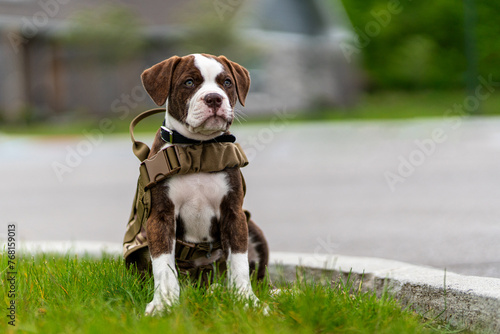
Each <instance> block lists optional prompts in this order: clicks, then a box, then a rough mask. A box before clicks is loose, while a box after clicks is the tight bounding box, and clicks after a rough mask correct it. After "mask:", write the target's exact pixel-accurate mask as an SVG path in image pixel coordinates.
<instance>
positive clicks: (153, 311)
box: [144, 298, 178, 316]
mask: <svg viewBox="0 0 500 334" xmlns="http://www.w3.org/2000/svg"><path fill="white" fill-rule="evenodd" d="M177 302H178V300H177V299H175V298H153V300H152V301H151V303H149V304H148V305H147V306H146V311H145V312H144V315H145V316H157V315H162V314H163V313H165V312H168V311H169V310H170V308H171V307H172V306H174V305H175V304H176V303H177Z"/></svg>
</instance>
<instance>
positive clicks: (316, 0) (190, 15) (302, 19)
mask: <svg viewBox="0 0 500 334" xmlns="http://www.w3.org/2000/svg"><path fill="white" fill-rule="evenodd" d="M499 15H500V3H497V2H494V1H493V2H492V1H486V0H463V1H456V0H442V1H439V2H436V3H433V4H432V6H430V5H429V4H428V3H426V2H418V1H410V0H343V1H340V0H309V1H303V0H254V1H250V0H209V1H197V0H190V1H174V0H164V1H148V2H139V1H132V0H129V1H94V0H80V1H74V0H40V1H30V0H25V1H15V0H3V1H1V0H0V159H1V160H0V161H1V167H0V180H1V183H2V192H1V198H0V203H1V204H0V205H1V212H2V216H3V217H2V220H3V221H5V224H7V223H8V222H16V223H17V224H19V229H20V232H19V233H20V234H19V236H20V237H21V238H22V239H24V240H27V241H29V240H91V241H92V240H93V241H107V242H116V243H120V242H121V238H122V233H123V232H124V229H125V225H126V219H127V218H128V213H129V210H130V204H131V201H132V198H133V192H134V189H135V188H134V187H135V181H136V178H137V166H138V162H137V161H135V158H134V157H133V154H132V152H131V150H130V143H129V141H128V139H127V131H128V125H129V123H130V120H131V119H132V118H133V117H134V116H136V115H137V114H139V113H140V112H142V111H144V110H146V109H147V108H150V107H154V106H155V105H154V104H153V103H152V101H151V100H150V99H149V97H148V96H147V94H145V92H144V90H143V88H142V85H141V83H140V74H141V73H142V71H143V70H144V69H146V68H148V67H150V66H152V65H154V64H156V63H158V62H160V61H162V60H164V59H166V58H168V57H170V56H172V55H185V54H191V53H198V52H204V53H210V54H215V55H220V54H223V55H226V56H227V57H228V58H229V59H231V60H233V61H235V62H238V63H240V64H242V65H243V66H245V67H246V68H247V69H249V71H250V74H251V78H252V86H251V90H250V94H249V97H248V98H247V102H246V106H245V107H244V108H243V107H241V106H239V107H238V108H237V109H238V115H239V118H238V122H237V124H236V125H235V126H234V128H233V130H234V131H233V132H235V133H236V134H237V135H238V139H239V141H240V142H241V143H242V145H243V147H244V148H245V149H246V151H247V154H248V155H249V158H250V159H251V161H252V164H251V165H250V166H249V167H247V168H246V169H245V176H246V178H247V183H248V184H250V185H252V187H253V188H252V187H249V193H248V194H247V199H246V203H247V204H246V205H247V206H248V208H249V209H250V210H251V211H252V212H253V214H254V217H255V218H256V220H257V221H258V222H260V225H261V226H263V229H264V231H267V233H268V235H269V236H268V237H269V239H270V243H271V249H272V250H286V251H302V252H310V253H329V254H335V253H339V254H346V255H357V256H379V257H386V258H392V259H397V260H403V261H410V262H413V263H419V264H426V265H433V266H437V267H443V268H444V267H446V268H449V269H452V270H455V271H458V272H462V273H467V274H475V275H488V276H496V277H500V246H499V245H498V244H499V243H498V242H497V240H498V237H499V233H500V226H499V219H498V217H499V216H498V215H499V214H500V209H499V208H498V207H499V206H498V200H500V192H499V190H498V189H499V187H498V186H496V183H495V182H496V180H498V177H500V175H499V170H500V169H499V168H498V167H499V166H498V163H499V162H500V161H499V153H500V152H499V151H500V130H499V127H498V125H500V121H499V119H498V118H497V117H496V115H497V114H499V113H500V108H498V107H500V94H498V89H499V87H500V57H499V56H500V40H499V39H498V36H500V26H499V25H498V24H497V20H498V16H499ZM159 122H161V117H159V118H157V119H152V120H148V121H147V122H146V124H145V125H142V126H141V128H140V129H139V131H142V132H143V133H144V134H143V136H144V138H145V140H147V139H148V138H152V133H153V132H154V131H155V130H156V129H157V128H158V125H159ZM149 140H150V139H149ZM250 189H251V190H250ZM4 230H5V231H0V236H4V235H5V233H6V230H7V229H6V228H5V229H4ZM285 231H286V232H285Z"/></svg>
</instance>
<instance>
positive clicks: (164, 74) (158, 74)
mask: <svg viewBox="0 0 500 334" xmlns="http://www.w3.org/2000/svg"><path fill="white" fill-rule="evenodd" d="M180 60H181V57H178V56H173V57H170V58H168V59H167V60H164V61H162V62H161V63H158V64H156V65H154V66H153V67H150V68H148V69H147V70H145V71H144V72H142V74H141V80H142V85H143V86H144V88H145V89H146V91H147V92H148V94H149V96H151V98H152V99H153V101H155V103H156V104H157V105H159V106H163V105H164V104H165V102H167V97H168V95H169V93H170V85H171V82H172V74H173V73H174V70H175V67H176V66H177V64H179V62H180Z"/></svg>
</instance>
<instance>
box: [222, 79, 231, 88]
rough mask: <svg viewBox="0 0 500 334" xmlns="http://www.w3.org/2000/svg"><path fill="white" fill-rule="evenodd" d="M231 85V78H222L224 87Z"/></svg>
mask: <svg viewBox="0 0 500 334" xmlns="http://www.w3.org/2000/svg"><path fill="white" fill-rule="evenodd" d="M232 85H233V83H232V82H231V80H229V79H226V80H224V87H226V88H230V87H231V86H232Z"/></svg>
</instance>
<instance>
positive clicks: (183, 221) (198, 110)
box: [141, 54, 268, 314]
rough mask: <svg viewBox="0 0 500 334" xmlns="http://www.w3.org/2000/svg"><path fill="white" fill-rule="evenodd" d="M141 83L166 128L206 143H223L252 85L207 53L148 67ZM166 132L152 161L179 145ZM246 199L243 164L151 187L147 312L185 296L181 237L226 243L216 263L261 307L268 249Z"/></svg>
mask: <svg viewBox="0 0 500 334" xmlns="http://www.w3.org/2000/svg"><path fill="white" fill-rule="evenodd" d="M141 78H142V82H143V85H144V88H145V89H146V91H147V92H148V94H149V95H150V97H151V98H152V99H153V101H154V102H155V103H156V104H157V105H159V106H164V105H166V109H167V112H166V115H165V122H164V129H163V130H164V131H168V133H170V134H172V133H174V134H176V135H177V136H178V137H179V136H180V137H182V138H187V139H188V140H195V141H199V142H204V141H210V140H212V141H214V140H215V141H216V140H217V138H220V137H219V136H224V135H228V134H229V132H228V130H229V128H230V126H231V124H232V123H233V120H234V118H235V113H234V107H235V104H236V103H237V101H238V100H239V101H240V103H241V104H242V105H244V103H245V98H246V96H247V93H248V90H249V88H250V77H249V74H248V71H247V70H246V69H245V68H243V67H242V66H240V65H238V64H236V63H234V62H232V61H230V60H228V59H227V58H226V57H224V56H219V57H215V56H212V55H207V54H193V55H189V56H185V57H177V56H174V57H171V58H169V59H167V60H164V61H162V62H161V63H159V64H156V65H154V66H153V67H151V68H149V69H147V70H145V71H144V72H143V73H142V76H141ZM160 130H161V129H160ZM160 130H158V132H157V134H156V137H155V139H154V142H153V144H152V148H151V152H150V154H149V158H150V157H152V156H154V155H155V154H156V153H157V152H159V151H160V150H162V149H164V148H165V147H167V146H169V145H173V144H172V143H169V142H166V141H165V140H164V139H162V133H161V131H160ZM174 144H175V143H174ZM176 145H189V144H176ZM243 196H244V185H243V179H242V176H241V173H240V170H239V168H238V167H234V168H226V169H224V170H222V171H220V172H212V173H194V174H185V175H174V176H172V177H169V178H167V179H166V180H164V181H162V182H161V183H159V184H158V185H156V186H155V187H153V188H151V201H152V205H151V212H150V215H149V218H148V221H147V239H148V244H149V252H150V256H151V262H152V268H153V277H154V285H155V292H154V297H153V300H152V301H151V302H150V303H149V304H148V305H147V307H146V314H156V313H160V312H162V311H164V310H165V308H168V307H169V306H171V305H173V304H174V303H176V302H177V300H178V298H179V283H178V272H177V270H176V258H175V249H176V242H177V241H176V240H181V241H182V242H186V243H192V244H198V243H210V242H220V244H221V245H222V247H221V249H222V251H219V252H217V253H214V254H215V255H214V254H213V255H212V256H211V257H210V258H211V261H214V260H216V259H214V258H213V257H214V256H215V257H221V258H222V260H225V261H226V262H227V272H228V273H227V276H228V281H229V284H230V286H233V287H235V288H236V289H237V291H238V293H239V294H241V295H242V296H243V297H245V298H248V299H250V300H251V301H252V302H253V303H257V302H258V299H257V297H256V296H255V294H254V293H253V291H252V287H251V284H250V271H251V269H253V268H254V267H255V264H256V263H258V266H259V268H258V272H257V277H258V278H260V279H261V278H263V277H264V275H265V270H266V266H267V262H268V247H267V242H266V240H265V238H264V235H263V233H262V231H261V230H260V229H259V228H258V227H257V225H255V223H254V222H253V221H252V220H250V219H247V217H246V215H245V212H244V210H243V208H242V206H243ZM179 242H180V241H179ZM207 256H208V255H207ZM209 262H210V261H209ZM195 264H196V262H195ZM198 264H201V263H198Z"/></svg>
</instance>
